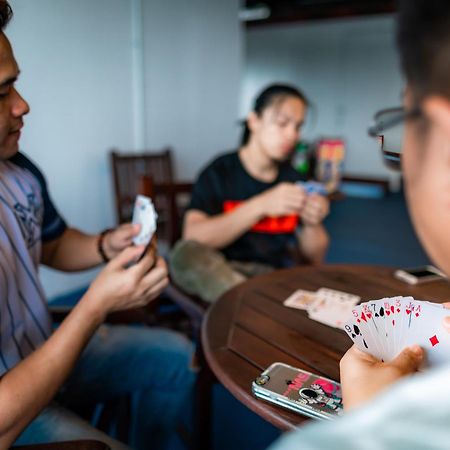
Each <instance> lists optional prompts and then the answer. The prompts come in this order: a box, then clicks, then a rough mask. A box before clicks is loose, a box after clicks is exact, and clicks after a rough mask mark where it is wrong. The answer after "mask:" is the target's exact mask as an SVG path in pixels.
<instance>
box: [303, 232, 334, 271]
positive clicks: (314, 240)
mask: <svg viewBox="0 0 450 450" xmlns="http://www.w3.org/2000/svg"><path fill="white" fill-rule="evenodd" d="M297 239H298V242H299V247H300V251H301V252H302V255H303V256H304V257H305V258H306V259H308V260H309V261H310V262H311V263H312V264H320V263H321V262H322V261H323V260H324V258H325V255H326V252H327V249H328V245H329V242H330V238H329V236H328V233H327V231H326V230H325V227H324V226H323V225H321V224H319V225H314V226H306V225H304V226H303V227H302V228H301V230H300V232H299V233H298V234H297Z"/></svg>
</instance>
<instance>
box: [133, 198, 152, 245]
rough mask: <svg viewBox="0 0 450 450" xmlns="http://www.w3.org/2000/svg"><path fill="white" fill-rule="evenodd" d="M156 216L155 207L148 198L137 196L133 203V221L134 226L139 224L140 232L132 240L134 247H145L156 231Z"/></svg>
mask: <svg viewBox="0 0 450 450" xmlns="http://www.w3.org/2000/svg"><path fill="white" fill-rule="evenodd" d="M157 218H158V215H157V214H156V211H155V207H154V206H153V202H152V200H151V199H150V198H148V197H145V196H144V195H138V196H137V197H136V201H135V203H134V210H133V219H132V222H133V223H134V224H136V223H139V224H140V225H141V230H140V232H139V234H138V235H137V236H135V237H134V238H133V243H134V245H147V244H148V243H149V242H150V241H151V239H152V237H153V234H154V233H155V231H156V219H157Z"/></svg>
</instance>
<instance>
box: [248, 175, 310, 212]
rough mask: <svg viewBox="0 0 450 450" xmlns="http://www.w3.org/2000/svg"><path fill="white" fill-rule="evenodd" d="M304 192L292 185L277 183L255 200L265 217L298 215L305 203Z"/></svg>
mask: <svg viewBox="0 0 450 450" xmlns="http://www.w3.org/2000/svg"><path fill="white" fill-rule="evenodd" d="M306 197H307V196H306V192H305V190H304V189H303V188H301V187H299V186H297V185H295V184H294V183H279V184H277V185H276V186H274V187H273V188H271V189H268V190H267V191H265V192H264V193H262V194H260V195H259V196H258V197H257V198H258V199H259V201H260V204H261V212H262V214H263V215H265V216H272V217H280V216H286V215H289V214H299V213H300V211H301V210H302V209H303V207H304V205H305V201H306Z"/></svg>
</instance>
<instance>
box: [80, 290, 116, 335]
mask: <svg viewBox="0 0 450 450" xmlns="http://www.w3.org/2000/svg"><path fill="white" fill-rule="evenodd" d="M75 309H78V310H79V311H80V313H81V314H82V315H83V316H85V317H86V320H88V321H90V322H91V323H92V325H94V326H95V327H98V326H100V325H101V324H102V323H103V322H104V321H105V319H106V316H107V314H108V312H107V311H106V309H105V307H104V302H103V301H101V299H100V298H99V297H98V295H92V293H91V292H90V290H88V291H87V292H86V293H85V294H84V295H83V297H82V298H81V300H80V301H79V302H78V304H77V306H76V307H75Z"/></svg>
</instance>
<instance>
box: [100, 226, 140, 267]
mask: <svg viewBox="0 0 450 450" xmlns="http://www.w3.org/2000/svg"><path fill="white" fill-rule="evenodd" d="M140 229H141V225H139V224H132V223H126V224H123V225H120V226H118V227H117V228H115V229H114V230H111V231H108V233H106V234H105V237H104V238H103V251H104V252H105V254H106V256H107V257H108V258H109V259H113V258H114V257H116V256H117V255H118V254H119V253H120V252H121V251H122V250H123V249H125V248H127V247H129V246H130V245H131V244H132V243H133V237H135V236H137V235H138V234H139V231H140Z"/></svg>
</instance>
